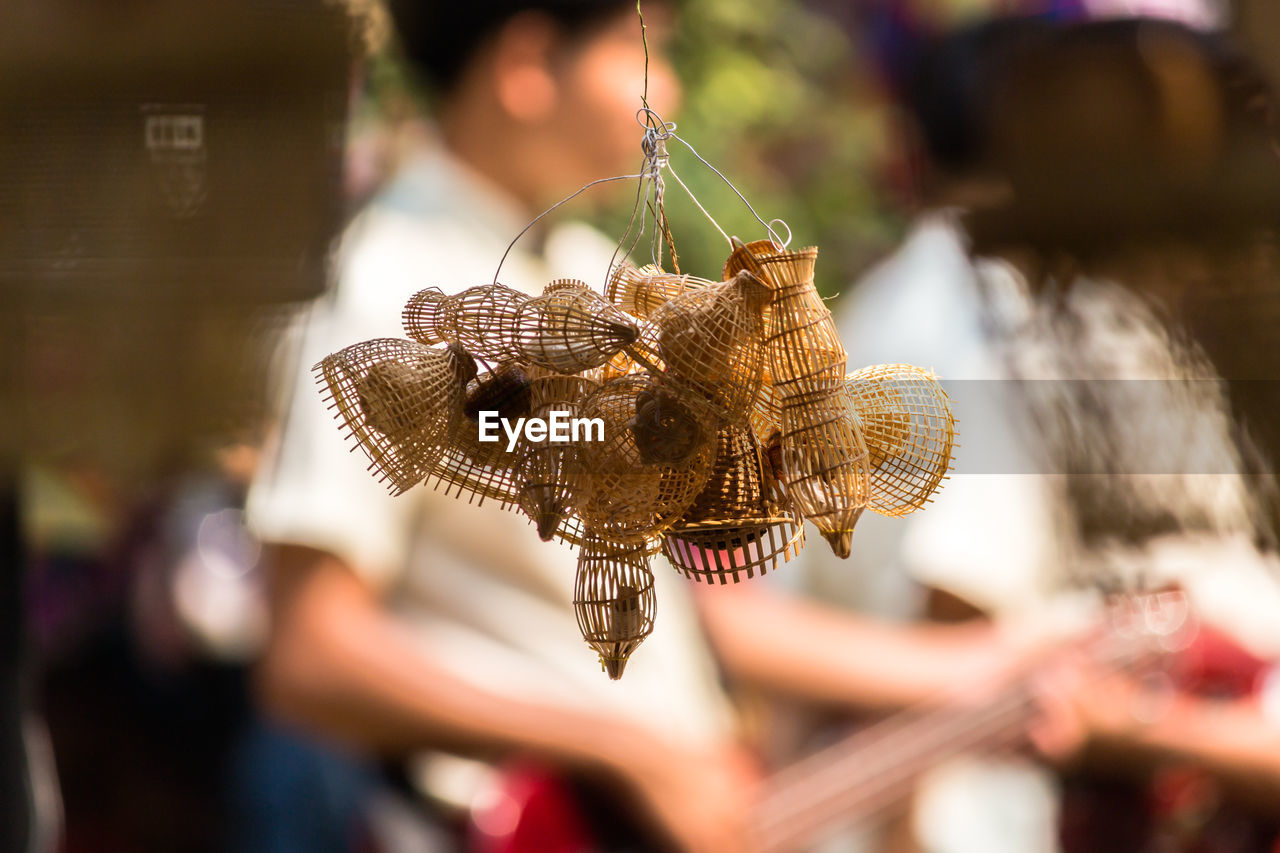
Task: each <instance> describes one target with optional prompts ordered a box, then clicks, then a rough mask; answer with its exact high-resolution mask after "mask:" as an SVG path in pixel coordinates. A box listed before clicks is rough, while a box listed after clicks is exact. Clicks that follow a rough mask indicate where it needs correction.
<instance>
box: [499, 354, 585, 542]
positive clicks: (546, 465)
mask: <svg viewBox="0 0 1280 853" xmlns="http://www.w3.org/2000/svg"><path fill="white" fill-rule="evenodd" d="M598 385H599V383H597V382H594V381H593V380H591V379H588V378H586V377H584V376H568V375H550V376H542V377H539V378H536V379H534V380H533V381H532V384H531V388H530V390H531V392H532V406H531V410H530V416H531V417H536V418H544V419H550V418H551V417H553V413H555V412H563V413H564V414H565V416H567V417H576V416H578V415H579V414H580V412H581V408H582V402H583V401H584V400H585V399H586V398H587V396H588V395H589V394H590V392H591V391H592V390H594V389H595V388H596V387H598ZM585 438H586V436H585V435H581V436H575V435H573V434H572V433H571V434H570V439H571V440H570V441H568V442H563V443H552V442H547V443H545V444H535V443H533V442H529V441H526V442H523V444H522V447H521V449H520V455H519V462H518V463H517V466H516V467H517V471H518V473H519V481H520V491H519V504H520V509H521V511H523V512H524V514H525V515H527V516H529V518H530V519H531V520H532V521H533V523H534V525H535V526H536V527H537V528H538V536H539V537H541V539H542V540H543V541H544V542H546V541H548V540H550V539H551V538H552V537H553V536H555V535H556V534H557V533H559V534H560V535H561V536H562V538H569V539H570V540H573V539H574V538H576V537H577V528H578V527H580V525H579V524H576V523H575V519H574V518H573V515H572V510H573V508H574V506H575V504H576V503H577V500H576V498H577V484H578V483H580V482H581V476H580V473H579V469H580V461H579V457H580V455H581V452H582V451H581V447H582V441H583V440H584V439H585Z"/></svg>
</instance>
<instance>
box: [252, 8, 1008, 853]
mask: <svg viewBox="0 0 1280 853" xmlns="http://www.w3.org/2000/svg"><path fill="white" fill-rule="evenodd" d="M394 6H395V8H394V12H395V17H396V21H397V25H398V28H399V31H400V37H401V40H402V42H403V46H404V49H405V52H406V54H407V55H408V57H409V58H410V60H411V61H412V63H413V65H414V67H415V68H416V69H417V70H418V71H419V72H421V73H422V74H423V75H424V76H425V77H426V78H427V79H428V81H429V82H430V83H431V84H432V85H433V87H434V88H435V90H436V92H437V94H438V95H439V117H440V138H439V139H438V140H436V141H435V142H434V144H432V145H430V146H429V147H428V148H426V149H425V150H423V151H421V152H418V154H417V155H416V156H415V157H413V158H412V159H410V161H409V162H407V163H406V165H405V167H404V169H403V170H402V172H401V173H400V175H399V176H398V177H397V178H396V179H395V180H394V181H393V182H392V183H391V184H390V185H389V186H388V187H387V188H386V189H385V190H384V191H383V192H382V193H381V194H380V195H379V196H378V197H377V198H376V199H375V200H374V201H373V202H372V203H371V204H370V205H369V207H368V208H367V209H366V210H365V211H364V212H363V213H362V214H361V215H360V216H359V217H358V218H357V219H356V220H355V221H354V222H353V223H352V225H351V227H350V229H349V231H348V234H347V237H346V240H345V242H344V245H343V247H342V252H341V259H340V265H339V283H338V287H337V290H336V291H335V293H334V294H333V295H332V297H331V298H330V299H329V300H327V301H325V302H324V303H322V304H320V305H318V306H317V308H316V310H315V312H314V316H313V317H312V318H311V320H310V323H309V326H308V328H307V331H306V336H305V342H304V344H303V351H302V355H301V358H300V359H299V361H300V369H299V371H298V376H297V387H296V388H295V390H294V394H293V397H292V399H291V401H290V403H289V409H288V412H287V414H286V416H285V418H284V421H283V428H282V432H281V436H280V440H279V443H278V447H277V449H276V451H275V455H274V459H273V460H271V461H270V462H269V463H268V464H267V465H266V469H265V471H264V473H263V474H262V475H261V476H260V477H259V479H258V481H257V483H256V484H255V487H254V490H253V493H252V495H251V497H250V505H249V510H248V512H249V517H250V520H251V523H252V525H253V527H254V529H255V530H256V532H257V533H258V534H259V535H260V536H261V538H262V539H263V540H264V541H265V542H266V543H268V544H269V546H270V548H269V552H268V561H269V566H270V571H271V588H272V592H271V597H272V602H273V612H274V631H273V635H272V638H271V640H270V643H269V646H268V650H267V652H266V655H265V658H264V660H263V661H262V665H261V668H260V679H259V681H260V685H261V693H262V696H263V699H264V701H265V702H266V703H267V704H268V705H269V706H270V707H271V708H272V709H273V710H274V711H275V712H276V713H277V714H278V715H279V716H280V717H281V718H283V719H286V720H289V721H291V722H292V723H294V724H297V725H300V726H303V727H305V728H308V729H311V730H314V731H317V732H321V733H324V734H326V735H328V736H330V737H335V738H338V739H341V740H342V741H345V742H346V743H348V744H352V745H355V746H356V747H358V748H360V749H361V750H364V751H371V752H374V753H377V754H381V755H387V756H393V757H404V756H406V755H407V754H409V753H412V752H415V751H419V750H423V749H437V750H438V749H446V748H453V749H460V750H464V751H467V752H470V753H472V754H476V753H479V754H482V755H489V756H498V757H501V756H512V755H524V756H530V755H531V756H535V757H537V758H539V759H541V760H542V761H543V762H546V763H548V764H549V765H551V766H553V767H557V768H560V769H563V770H566V771H582V772H587V773H590V774H595V775H597V776H599V775H603V776H605V777H607V778H611V779H614V780H617V781H621V782H622V783H624V784H625V785H626V786H628V788H629V790H630V792H631V795H632V796H633V797H634V798H635V799H636V800H637V801H638V802H639V803H640V804H642V806H643V808H644V809H645V810H646V811H647V813H648V815H649V817H650V818H651V819H652V820H654V821H656V823H657V825H658V826H659V827H660V828H661V830H662V832H663V833H664V834H665V835H667V836H668V837H670V838H671V839H673V840H674V841H675V843H676V844H677V845H678V846H679V847H681V848H682V849H688V850H697V851H739V850H745V849H749V843H748V841H747V839H746V837H745V825H746V822H747V820H746V818H747V812H748V809H749V806H750V804H751V802H752V797H753V796H754V783H755V780H756V771H754V770H753V769H752V768H751V765H750V762H749V761H747V760H746V759H745V757H744V755H743V753H742V750H741V747H740V746H739V745H738V740H737V734H736V729H735V725H734V720H733V716H732V714H731V711H730V708H729V706H728V704H727V702H726V698H725V695H724V694H723V692H722V690H721V687H720V685H719V680H718V673H717V666H719V667H720V668H722V669H723V670H724V671H725V672H726V674H728V675H730V676H732V677H735V678H738V679H741V680H743V681H747V682H754V683H758V684H762V685H765V686H767V687H770V688H775V689H779V690H783V691H786V692H789V693H793V694H796V695H798V696H801V697H803V698H805V699H808V700H811V701H817V702H822V703H827V704H831V705H836V706H841V707H855V706H856V707H866V706H876V707H893V706H898V705H902V704H906V703H910V702H915V701H918V700H922V699H925V698H927V697H931V696H934V695H936V694H937V693H938V692H940V691H941V690H943V689H945V688H947V687H948V686H950V685H952V684H954V683H956V682H960V681H963V680H964V679H965V678H966V677H967V676H972V677H974V678H979V677H983V676H991V675H993V674H994V673H997V672H999V671H1003V670H1004V669H1005V668H1007V667H1008V666H1009V665H1010V661H1011V660H1012V659H1013V658H1014V657H1015V656H1016V652H1017V651H1018V647H1017V646H1016V644H1014V643H1012V642H1011V641H1009V640H1007V639H1005V638H1004V637H1003V636H1002V635H1000V634H998V633H996V632H994V631H992V630H990V629H987V628H983V627H978V628H959V629H956V630H954V631H948V630H942V631H936V632H935V631H920V632H912V631H898V630H894V629H891V628H888V627H885V626H881V625H877V624H873V623H866V622H856V621H853V620H851V619H848V618H846V617H843V616H841V615H838V614H836V613H833V612H829V611H827V610H825V609H823V608H821V607H818V606H815V605H810V604H806V603H803V602H800V601H794V600H786V599H781V598H778V597H775V596H773V595H771V594H770V593H768V592H767V591H765V590H763V589H760V588H757V587H751V586H750V585H743V587H741V588H733V589H726V588H719V589H712V590H707V591H706V592H705V595H698V596H693V595H690V590H689V588H688V587H687V586H685V585H684V584H683V582H681V581H678V580H677V579H676V577H675V575H674V573H672V572H667V571H662V570H659V571H657V572H655V574H656V584H657V597H658V599H659V601H660V602H661V605H660V608H661V615H660V616H659V623H658V624H659V627H658V630H657V631H655V633H654V634H653V636H652V637H651V638H650V639H648V640H647V641H646V643H645V645H644V647H643V648H642V649H641V650H640V651H639V652H638V653H637V654H636V656H635V658H634V659H633V660H632V661H631V663H630V664H629V665H628V667H627V672H626V676H625V678H623V679H622V680H621V681H620V682H610V681H609V680H608V679H606V678H605V677H604V676H603V674H602V673H601V672H599V671H598V668H597V667H596V666H595V665H594V664H593V662H592V660H591V655H590V653H589V652H588V651H587V649H586V647H585V646H584V645H583V643H582V640H581V638H580V637H579V636H578V631H577V628H576V625H575V620H574V618H573V611H572V608H571V596H570V592H571V588H572V579H573V576H574V569H575V563H576V557H575V555H574V554H573V553H572V552H570V551H569V550H568V549H567V548H566V547H564V546H562V545H559V544H546V543H543V542H541V541H539V540H538V538H537V536H536V535H535V532H534V530H533V528H532V527H531V526H529V525H527V524H526V523H525V521H524V519H523V518H522V517H520V516H518V515H516V514H513V513H506V512H501V511H499V510H496V509H494V508H492V506H491V505H487V506H483V507H477V506H474V505H468V504H467V503H465V502H462V501H457V500H455V499H453V498H451V497H446V496H444V495H442V494H440V493H437V492H433V491H431V490H430V489H429V488H426V487H420V488H417V489H415V490H413V491H412V492H410V493H408V494H406V495H404V496H401V497H398V498H391V497H389V496H388V495H387V494H386V493H385V491H384V490H383V487H382V486H381V485H380V484H379V483H377V482H376V481H375V479H374V478H373V477H372V476H370V474H369V473H368V472H367V471H366V470H365V467H364V465H363V463H362V461H361V459H360V458H359V456H358V454H352V453H350V452H349V448H348V447H347V446H346V445H345V444H344V442H343V440H342V437H341V435H340V431H339V429H338V426H337V424H336V423H335V422H334V421H333V419H332V417H331V415H330V413H329V412H328V411H326V409H325V407H324V405H323V403H322V401H321V398H320V395H319V394H318V393H317V392H316V390H315V387H314V384H313V381H312V379H311V377H310V375H309V374H308V373H307V370H306V368H307V366H309V365H311V364H313V363H315V362H316V361H317V360H319V359H320V358H321V357H323V356H324V355H326V354H328V353H330V352H334V351H336V350H338V349H341V348H342V347H345V346H347V345H349V344H352V343H354V342H357V341H361V340H365V339H368V338H373V337H398V336H401V334H402V333H401V330H400V328H399V317H400V312H401V308H402V306H403V304H404V302H405V301H406V300H407V298H408V297H409V296H410V295H411V294H413V293H414V292H416V291H417V290H419V289H421V288H423V287H425V286H428V285H440V286H442V287H444V288H445V289H447V290H459V289H462V288H464V287H468V286H472V285H475V284H481V283H487V282H489V281H491V280H492V279H493V275H494V267H495V266H496V264H497V262H498V259H499V258H500V257H501V256H502V253H503V251H504V250H505V249H506V246H507V241H508V240H509V239H510V238H511V237H512V236H514V235H515V234H516V233H518V232H519V231H520V229H521V228H522V227H523V226H524V224H525V223H526V222H527V221H528V220H529V219H530V218H531V217H532V216H533V215H534V214H535V213H536V212H537V211H539V210H541V209H542V208H543V207H545V206H546V205H547V204H549V203H550V202H552V201H554V200H555V199H556V198H558V197H560V196H562V195H564V194H565V193H566V192H568V191H570V190H572V189H574V188H576V187H577V186H579V185H580V184H583V183H585V182H586V181H588V180H592V179H596V178H600V177H605V176H609V175H614V174H619V173H621V172H624V171H631V170H632V169H633V168H634V165H635V163H636V161H637V160H638V154H639V151H638V147H639V146H638V142H639V138H640V132H639V131H640V128H639V126H638V125H637V124H636V121H635V108H636V107H637V105H638V104H637V100H638V99H637V96H638V94H639V93H640V92H641V91H642V89H643V86H644V81H643V72H644V68H645V57H644V54H643V50H642V46H641V42H640V33H639V26H638V23H637V21H636V18H635V15H634V11H635V8H634V4H632V3H630V2H622V0H596V2H586V1H585V0H530V2H522V3H514V2H498V3H469V4H434V3H431V4H427V3H421V4H414V3H408V2H406V3H399V4H394ZM645 15H646V18H647V19H648V23H649V46H650V56H649V61H648V75H649V79H648V96H649V101H650V103H652V104H653V105H654V107H655V108H656V109H658V110H659V111H670V110H671V109H672V107H673V106H674V104H675V102H676V101H677V100H678V96H679V92H678V87H677V85H676V82H675V80H674V79H673V77H672V74H671V71H670V69H669V67H668V66H667V63H666V61H665V60H664V59H663V57H662V54H661V44H662V41H663V34H664V33H665V31H666V30H667V28H668V26H669V21H668V17H669V15H668V13H667V11H666V10H665V8H664V7H662V6H659V5H656V4H654V5H646V7H645ZM612 251H613V244H612V242H611V241H609V240H606V239H604V238H602V237H601V235H599V234H598V233H596V232H594V231H592V230H591V229H589V228H587V227H585V226H583V225H579V224H568V225H563V226H556V227H550V228H548V229H546V230H545V231H535V232H531V233H530V234H528V235H526V236H525V238H524V239H523V241H522V242H521V243H520V244H518V245H517V246H516V248H515V250H514V251H513V252H512V253H511V255H510V256H509V257H508V258H507V260H506V263H505V265H504V266H503V270H502V275H501V280H502V281H503V282H504V283H506V284H508V285H510V286H513V287H516V288H518V289H521V290H523V291H525V292H528V293H538V292H540V291H541V288H542V287H543V286H544V285H545V284H546V283H547V282H548V281H551V280H552V279H555V278H564V277H573V276H576V277H579V278H582V279H583V280H586V281H589V282H598V281H601V280H602V279H603V277H604V275H605V273H606V271H607V267H608V263H609V258H610V256H611V254H612ZM762 628H767V630H762ZM427 776H428V777H430V776H431V773H430V772H428V773H427Z"/></svg>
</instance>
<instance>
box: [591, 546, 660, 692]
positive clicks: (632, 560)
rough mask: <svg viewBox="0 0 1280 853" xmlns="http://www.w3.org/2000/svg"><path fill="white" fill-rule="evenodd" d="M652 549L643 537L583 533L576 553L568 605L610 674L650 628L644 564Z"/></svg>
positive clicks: (615, 675)
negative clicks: (615, 539)
mask: <svg viewBox="0 0 1280 853" xmlns="http://www.w3.org/2000/svg"><path fill="white" fill-rule="evenodd" d="M655 553H657V547H656V546H655V545H654V544H652V543H649V542H644V541H641V542H638V543H636V544H634V545H626V546H618V545H615V544H613V543H609V542H604V541H602V540H599V539H595V538H589V539H587V540H586V541H585V542H583V543H582V550H581V552H579V554H578V572H577V576H576V577H575V578H574V584H573V610H574V613H575V614H576V615H577V617H578V628H579V630H581V631H582V638H583V639H584V640H586V641H587V645H589V646H591V648H592V649H594V650H595V651H596V653H597V654H598V655H599V656H600V664H601V666H603V667H604V670H605V672H607V673H608V674H609V678H611V679H614V680H617V679H619V678H621V677H622V672H623V670H624V669H625V668H626V665H627V660H628V659H629V658H630V657H631V655H632V653H633V652H635V650H636V648H637V647H638V646H639V645H640V644H641V643H642V642H644V639H645V638H646V637H648V636H649V634H651V633H652V632H653V618H654V612H655V610H656V600H655V597H654V593H653V573H652V572H651V571H650V569H649V564H650V561H651V560H652V558H653V555H654V554H655Z"/></svg>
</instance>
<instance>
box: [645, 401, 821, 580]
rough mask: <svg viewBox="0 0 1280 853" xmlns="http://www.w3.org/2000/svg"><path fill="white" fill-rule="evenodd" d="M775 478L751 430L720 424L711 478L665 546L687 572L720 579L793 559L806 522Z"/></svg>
mask: <svg viewBox="0 0 1280 853" xmlns="http://www.w3.org/2000/svg"><path fill="white" fill-rule="evenodd" d="M772 480H773V478H772V476H771V475H770V472H769V469H768V466H767V464H766V462H765V460H764V458H763V455H762V451H761V447H760V445H759V443H758V442H757V441H756V439H755V436H754V435H753V434H752V433H751V430H749V429H742V428H739V427H735V426H733V425H729V424H726V425H725V426H723V427H721V429H720V431H719V433H718V434H717V436H716V461H715V465H714V467H713V469H712V473H711V478H710V480H709V481H708V482H707V485H706V487H705V488H704V489H703V490H702V492H701V493H700V494H699V495H698V497H697V499H696V500H695V501H694V502H693V505H692V506H691V507H689V510H688V511H687V512H686V513H685V514H684V516H683V517H681V519H680V520H679V521H678V522H676V523H675V524H674V525H672V527H671V528H670V529H669V530H667V532H666V533H665V534H664V535H663V538H662V552H663V553H664V554H665V555H666V557H667V559H668V560H670V561H671V564H672V565H673V566H675V568H676V569H677V570H678V571H680V572H681V573H683V574H684V576H685V577H687V578H690V579H691V580H698V581H706V582H707V583H715V582H717V581H718V582H719V583H722V584H723V583H727V582H728V581H729V580H732V581H733V582H734V583H738V581H740V580H741V579H742V578H743V577H744V576H745V577H746V578H753V577H756V576H757V575H762V574H764V573H765V572H767V571H769V570H771V569H773V568H774V567H776V566H777V564H778V560H779V559H781V560H783V561H784V562H785V561H787V560H790V559H791V558H792V557H793V556H795V555H796V554H798V553H799V552H800V549H801V548H803V547H804V525H803V522H802V521H801V519H800V518H799V517H798V516H796V515H795V514H793V513H790V512H787V511H784V510H783V508H782V500H781V495H780V493H779V491H778V485H777V484H776V483H774V482H773V481H772Z"/></svg>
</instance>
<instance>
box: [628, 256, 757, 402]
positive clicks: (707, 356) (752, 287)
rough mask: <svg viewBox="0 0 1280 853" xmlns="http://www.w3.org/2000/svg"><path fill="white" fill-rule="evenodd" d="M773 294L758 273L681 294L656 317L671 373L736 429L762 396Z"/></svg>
mask: <svg viewBox="0 0 1280 853" xmlns="http://www.w3.org/2000/svg"><path fill="white" fill-rule="evenodd" d="M772 299H773V292H772V291H771V290H770V289H769V287H768V286H767V285H766V284H765V283H764V282H763V281H761V280H760V279H759V278H758V277H756V276H755V275H754V274H752V273H750V272H747V271H745V270H744V271H743V272H740V273H738V274H737V275H735V276H734V277H733V279H731V280H729V281H726V282H722V283H720V284H713V285H708V286H706V287H701V288H699V289H697V290H692V291H689V292H688V293H684V294H681V295H680V296H677V297H676V298H674V299H672V300H671V301H669V302H667V303H666V304H665V305H663V306H661V307H660V308H658V309H657V310H656V311H654V313H653V323H654V325H656V326H657V327H658V340H657V344H658V352H659V354H660V356H661V358H662V361H663V363H664V364H665V365H666V369H667V370H669V371H670V372H672V373H673V374H675V375H676V376H677V377H679V378H680V379H681V380H682V381H683V382H685V383H687V384H689V385H692V386H693V387H694V388H696V389H698V390H699V391H700V392H702V393H703V395H704V396H706V398H707V399H708V400H709V401H710V402H711V403H712V404H713V405H714V406H715V407H716V409H717V410H718V413H719V414H720V415H721V416H722V417H724V418H726V419H727V420H729V421H731V422H733V423H736V424H740V425H741V424H745V423H746V421H747V419H748V416H749V414H750V412H751V409H752V407H753V406H754V405H755V402H756V398H757V397H758V396H759V394H760V386H761V381H762V380H761V371H762V368H763V361H764V341H765V338H764V332H765V325H764V317H763V315H762V312H763V311H764V309H765V306H767V305H768V304H769V302H770V301H771V300H772Z"/></svg>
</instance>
